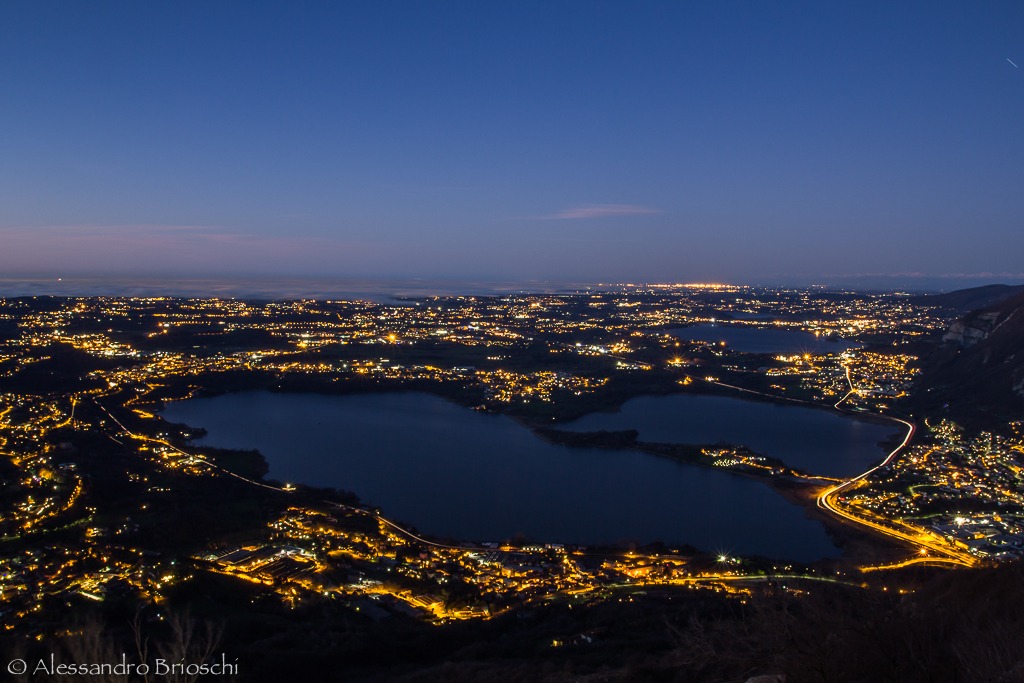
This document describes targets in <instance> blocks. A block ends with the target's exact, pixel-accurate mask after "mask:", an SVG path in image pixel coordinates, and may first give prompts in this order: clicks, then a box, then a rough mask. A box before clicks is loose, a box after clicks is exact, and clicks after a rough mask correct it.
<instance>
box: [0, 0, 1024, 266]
mask: <svg viewBox="0 0 1024 683" xmlns="http://www.w3.org/2000/svg"><path fill="white" fill-rule="evenodd" d="M1009 60H1013V61H1014V62H1016V63H1017V64H1018V65H1020V67H1021V68H1015V67H1014V66H1013V65H1012V64H1011V63H1010V61H1009ZM0 69H2V78H0V272H3V273H5V274H8V275H10V274H17V273H30V272H31V273H39V274H42V275H45V276H50V275H53V276H59V275H71V274H83V273H86V274H99V275H103V274H140V273H141V274H156V275H169V276H193V275H213V276H221V275H230V274H249V275H260V274H268V275H270V274H309V275H317V276H338V277H367V276H376V277H402V278H409V277H427V278H449V279H450V278H473V279H479V278H500V279H534V278H539V279H548V280H574V281H697V280H725V281H733V282H765V281H786V280H793V281H811V280H815V281H823V282H828V281H832V282H837V281H842V280H843V277H842V276H848V275H857V274H897V273H923V274H925V275H928V276H930V277H931V276H941V275H944V274H966V275H974V274H978V273H994V274H996V275H994V276H987V277H986V276H980V277H977V278H973V279H972V278H965V281H967V283H968V284H971V283H973V282H979V281H981V280H986V279H995V280H999V279H1002V280H1010V279H1014V275H1015V279H1018V280H1019V279H1021V278H1022V277H1024V275H1021V272H1022V271H1024V263H1022V262H1021V255H1022V254H1024V3H1021V2H1016V1H1015V2H977V1H976V0H970V1H968V0H965V1H964V2H940V1H936V0H929V1H927V2H919V3H915V2H863V1H858V2H849V3H833V2H820V1H815V2H807V3H783V2H779V3H768V2H727V1H717V0H716V1H715V2H682V1H679V2H667V3H653V2H651V3H633V2H617V3H599V2H593V1H587V2H552V1H550V0H547V1H544V2H537V3H529V2H476V1H473V2H464V3H453V2H446V3H443V2H416V3H413V2H408V3H404V2H378V1H374V2H365V3H356V2H330V3H328V2H325V3H297V2H279V3H265V2H250V1H247V2H205V1H204V2H195V3H187V2H165V3H157V2H127V1H126V2H121V3H105V2H86V1H84V0H82V1H71V0H69V1H67V2H60V3H54V2H45V1H44V2H38V1H35V2H18V3H15V2H8V3H2V4H0Z"/></svg>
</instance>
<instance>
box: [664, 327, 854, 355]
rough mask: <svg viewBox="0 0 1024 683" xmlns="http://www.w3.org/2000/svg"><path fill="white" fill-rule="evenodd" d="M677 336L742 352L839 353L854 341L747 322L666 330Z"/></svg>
mask: <svg viewBox="0 0 1024 683" xmlns="http://www.w3.org/2000/svg"><path fill="white" fill-rule="evenodd" d="M668 332H669V334H672V335H674V336H676V337H679V338H680V339H686V340H688V341H702V342H722V341H724V342H725V348H727V349H731V350H733V351H741V352H743V353H770V354H794V353H842V352H843V351H846V350H847V349H852V348H854V347H855V346H857V345H856V344H854V343H852V342H849V341H846V340H843V339H836V340H834V341H830V340H829V339H828V338H826V337H817V336H815V335H813V334H811V333H810V332H804V331H802V330H776V329H772V328H765V327H751V326H749V325H722V324H718V323H703V324H700V325H691V326H689V327H677V328H674V329H671V330H668Z"/></svg>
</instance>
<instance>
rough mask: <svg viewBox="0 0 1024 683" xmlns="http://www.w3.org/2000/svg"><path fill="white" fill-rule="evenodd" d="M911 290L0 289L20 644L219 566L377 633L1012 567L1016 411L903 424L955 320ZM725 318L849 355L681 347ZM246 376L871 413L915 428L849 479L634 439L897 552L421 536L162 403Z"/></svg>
mask: <svg viewBox="0 0 1024 683" xmlns="http://www.w3.org/2000/svg"><path fill="white" fill-rule="evenodd" d="M918 301H919V300H915V299H912V298H911V297H909V296H907V295H900V294H896V295H858V294H854V293H849V292H844V293H842V294H841V296H840V295H836V294H835V293H831V292H826V291H819V290H770V289H756V288H749V287H737V286H722V285H677V286H675V285H673V286H669V285H665V286H633V285H627V286H617V287H608V288H606V289H603V290H595V291H584V292H566V293H560V294H525V293H524V294H516V295H507V296H496V297H431V298H424V299H409V300H403V301H397V302H395V303H393V304H374V303H368V302H359V301H286V302H258V301H239V300H233V299H173V298H147V299H128V298H67V299H62V298H20V299H6V300H0V322H2V323H4V324H5V325H6V327H5V328H4V329H6V330H8V331H9V332H8V333H7V336H6V339H5V340H4V341H3V342H2V346H0V380H2V385H0V386H2V387H3V388H2V393H0V453H2V455H3V460H2V461H0V467H2V468H3V472H4V476H3V482H4V483H3V488H2V496H0V500H2V504H3V508H2V513H0V535H2V539H0V543H2V545H3V548H4V552H3V553H2V555H0V590H2V609H3V612H4V614H5V618H4V625H5V628H6V629H8V630H9V631H10V630H14V631H16V632H22V633H36V634H40V635H42V634H45V633H46V629H47V624H49V623H52V622H53V615H54V613H55V610H56V611H57V612H59V611H60V610H61V609H62V608H63V607H64V606H68V605H75V604H77V603H79V602H80V601H83V600H84V601H87V602H96V603H102V602H104V601H109V600H126V599H127V600H132V601H136V602H138V603H140V604H150V605H154V606H157V607H158V608H159V606H160V605H165V604H167V603H168V601H169V600H173V596H174V595H175V594H176V591H179V590H181V588H182V586H185V585H187V584H188V583H189V582H190V581H194V580H195V579H196V577H197V576H203V575H206V576H210V575H217V576H221V577H226V579H228V580H230V581H235V582H240V584H244V585H248V586H250V591H251V594H252V596H253V598H252V599H253V600H255V601H268V600H269V601H277V602H279V603H280V604H282V605H285V606H287V607H288V608H291V609H294V608H296V607H297V606H300V605H303V604H309V603H317V602H319V601H331V602H338V601H340V602H342V603H344V604H345V605H347V606H349V607H351V608H353V609H355V610H359V611H361V612H363V613H366V614H369V615H372V616H373V618H383V617H386V616H387V615H389V614H399V613H402V614H407V615H414V616H415V617H416V618H419V619H423V620H426V621H429V622H432V623H444V622H449V621H452V620H466V619H489V618H493V617H494V616H496V615H499V614H503V613H506V612H508V611H510V610H515V609H521V608H523V607H524V606H528V605H531V604H538V603H546V602H551V601H563V602H567V603H570V604H571V603H575V602H588V603H589V602H593V601H601V600H609V599H615V597H616V596H621V595H624V594H625V595H628V594H629V592H630V591H635V590H638V589H643V590H651V589H666V590H668V589H674V590H689V589H694V590H711V591H718V592H721V593H724V594H731V595H735V596H737V597H738V599H744V596H745V595H748V594H749V592H750V589H751V586H753V585H755V584H757V583H759V582H787V581H788V582H790V583H791V584H792V585H794V586H799V585H806V584H812V585H813V583H815V582H838V583H844V584H848V585H850V586H857V587H861V588H863V589H872V588H878V587H880V586H883V585H885V586H888V585H889V584H890V583H891V584H892V585H894V586H896V587H899V588H900V590H904V589H905V588H904V587H903V586H904V584H906V585H907V586H909V584H908V583H906V582H903V581H901V580H900V579H899V576H898V574H892V578H891V579H890V578H889V576H890V574H891V573H892V572H898V570H899V569H901V568H903V567H908V566H909V565H921V566H939V567H949V568H956V567H967V566H970V567H974V566H984V565H994V564H998V563H1000V562H1006V561H1011V560H1014V559H1018V558H1019V557H1020V556H1021V555H1022V554H1024V493H1022V492H1024V486H1022V477H1024V470H1022V467H1024V428H1022V425H1021V423H1020V422H1019V421H1016V422H1013V421H1009V422H1007V423H1006V424H1005V425H1003V428H1002V429H998V430H994V431H992V430H989V431H979V432H968V431H966V430H965V427H964V426H961V425H958V424H956V423H955V422H953V421H951V420H948V419H943V420H937V421H922V422H921V423H919V424H914V423H912V422H909V421H907V419H906V418H905V416H902V415H901V414H900V413H897V412H895V410H896V409H895V408H894V404H897V403H898V402H899V401H900V400H901V399H902V398H904V397H906V396H907V395H908V392H912V390H913V389H912V387H913V386H914V385H913V382H914V380H915V375H916V374H917V373H918V372H919V367H918V366H919V363H918V358H917V356H915V354H914V349H916V348H919V347H918V346H917V345H916V342H917V341H918V340H919V339H920V338H922V337H924V336H927V335H934V334H936V333H938V332H939V331H941V330H943V329H945V328H946V327H947V326H948V325H949V324H950V322H951V315H950V314H949V313H948V312H945V311H943V310H941V309H940V308H938V307H936V306H934V305H925V304H922V303H919V302H918ZM712 322H714V323H715V324H717V325H719V326H728V327H736V328H740V327H742V328H744V329H757V330H763V329H771V330H780V329H781V330H789V331H797V332H802V333H806V334H811V335H814V336H815V338H818V339H821V338H822V337H824V338H825V339H828V340H835V342H836V343H835V344H834V346H835V348H834V350H833V349H828V350H826V351H825V352H821V351H816V352H807V353H799V354H764V353H757V354H754V353H744V352H741V351H736V350H733V349H732V348H730V346H729V345H728V344H726V343H725V342H721V341H690V340H687V338H686V335H685V334H683V332H685V330H686V328H687V326H691V325H695V324H706V323H712ZM840 341H841V342H842V343H840ZM825 346H826V347H829V346H832V344H830V343H829V342H825ZM819 348H820V347H819ZM252 388H273V389H275V390H279V391H319V392H327V393H331V392H340V393H358V392H366V391H382V390H383V391H393V390H409V389H415V390H418V391H426V392H431V393H436V394H439V395H441V396H444V397H446V398H449V399H450V400H452V401H455V402H457V403H459V404H461V405H464V406H466V408H467V409H471V408H475V409H477V410H484V411H489V412H499V413H507V414H510V415H513V416H516V417H517V418H519V419H521V420H522V421H523V422H524V424H525V425H531V424H534V425H537V424H541V421H544V424H554V425H555V426H556V427H557V422H555V423H552V422H551V418H557V419H564V418H566V417H572V416H577V415H581V414H583V413H586V412H589V411H592V410H595V409H598V408H600V407H602V406H606V405H615V404H617V403H621V402H622V401H624V400H626V399H628V398H629V397H631V396H636V395H641V394H644V393H650V392H658V393H671V392H712V393H737V392H739V393H741V394H743V395H746V396H753V397H756V398H758V399H761V400H773V401H784V402H798V403H801V404H805V405H806V404H813V405H816V406H819V407H821V408H822V409H829V410H833V411H846V412H849V413H856V414H859V415H867V416H873V417H874V419H877V420H882V421H888V422H889V423H890V424H895V425H899V426H900V427H901V429H903V430H904V431H903V432H901V437H900V438H902V439H903V440H902V442H900V443H894V444H892V446H891V452H890V454H889V457H888V458H886V459H885V461H884V462H883V463H882V464H880V466H878V467H876V468H874V469H873V470H871V471H870V472H868V473H864V474H863V475H861V476H859V477H855V478H853V479H848V480H847V479H834V478H828V477H821V476H816V475H815V474H813V473H807V472H800V471H798V470H796V469H793V468H792V467H790V466H788V465H787V464H786V463H783V462H778V461H775V460H773V459H770V458H766V457H764V456H762V455H759V454H757V453H755V452H752V451H750V450H749V449H746V448H744V447H742V446H735V447H728V446H709V445H703V446H701V445H690V447H688V448H687V447H685V446H686V445H679V446H678V447H668V446H665V445H655V444H644V443H633V444H630V445H627V447H632V448H638V449H640V450H642V451H647V452H650V453H653V454H659V455H668V456H669V457H676V458H677V459H681V460H684V461H685V462H687V463H691V464H694V465H697V466H708V467H714V468H719V469H725V470H729V471H732V472H734V473H735V475H736V476H745V477H754V478H757V479H758V480H760V481H763V482H764V483H765V484H766V485H772V486H777V485H781V486H785V487H787V488H788V489H789V490H790V491H791V492H792V491H795V492H796V493H795V495H796V496H797V497H798V498H802V499H803V500H804V502H805V504H806V505H807V506H808V507H810V508H815V507H817V509H818V510H820V511H821V512H822V513H824V514H825V515H826V521H827V522H828V523H829V524H833V525H837V526H838V527H840V528H844V529H846V530H847V532H849V533H861V534H863V535H865V536H866V537H867V538H869V539H870V538H873V539H878V540H879V541H880V548H881V550H879V552H878V553H877V554H876V555H875V556H874V557H872V558H870V559H869V558H865V557H859V556H858V555H857V554H856V553H853V554H850V555H848V556H846V557H844V558H843V559H841V560H839V561H837V562H829V563H824V564H818V565H814V566H794V565H791V564H785V563H780V562H778V561H771V560H766V559H763V558H739V557H730V556H716V555H714V554H704V553H700V552H694V551H692V550H685V549H673V548H670V547H663V548H660V549H658V550H657V551H648V550H645V549H642V548H639V549H638V548H631V549H621V548H619V549H616V548H587V547H583V546H577V545H571V544H569V543H550V542H549V543H541V544H533V543H529V542H523V543H517V542H514V541H512V540H510V539H473V540H467V541H465V542H458V543H452V542H444V541H441V540H439V539H431V538H424V537H421V536H420V535H417V534H416V533H414V532H412V531H410V530H409V527H408V526H407V523H408V522H409V521H414V520H392V519H390V518H389V517H388V516H387V515H388V511H387V510H377V509H374V508H368V507H366V506H363V505H362V504H361V503H360V502H359V501H358V499H356V498H354V497H353V496H352V495H351V494H341V493H335V494H333V495H331V494H329V493H325V492H324V491H322V490H319V489H310V488H307V487H306V486H303V485H302V484H301V483H286V482H276V481H273V480H267V479H265V478H264V476H263V475H264V473H265V470H266V467H265V464H264V463H263V462H262V461H261V460H260V459H259V457H258V456H255V455H253V454H244V453H237V452H231V451H221V450H218V449H213V448H205V447H199V446H194V445H193V444H192V443H191V439H192V438H193V437H195V436H197V434H198V433H197V432H196V431H195V430H194V429H192V428H191V427H188V426H183V425H173V424H169V423H167V422H165V421H164V420H163V419H162V418H161V417H160V410H161V407H162V405H163V404H164V403H165V402H168V401H176V400H182V399H186V398H188V397H192V396H196V395H206V394H211V393H220V392H226V391H235V390H241V389H252ZM196 427H197V426H196ZM524 428H526V427H525V426H524ZM915 430H916V434H915V433H914V432H915ZM546 431H547V432H548V434H547V436H548V438H553V439H560V438H561V439H564V438H566V436H565V433H563V432H559V431H558V430H557V428H556V429H554V430H550V429H549V430H546ZM904 432H906V433H905V434H904ZM904 436H905V438H904ZM911 436H913V437H914V438H913V439H911ZM354 494H355V495H356V496H358V494H359V492H358V491H355V492H354ZM186 512H187V514H185V513H186ZM172 520H173V521H172ZM189 520H193V521H192V522H189ZM210 520H214V521H210ZM189 524H196V525H198V526H196V527H194V528H189ZM571 540H572V539H566V541H571ZM702 550H705V551H710V550H712V549H702Z"/></svg>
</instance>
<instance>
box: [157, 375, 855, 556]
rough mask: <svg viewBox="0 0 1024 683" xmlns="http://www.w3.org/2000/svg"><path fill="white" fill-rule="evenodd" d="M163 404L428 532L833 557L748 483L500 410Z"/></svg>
mask: <svg viewBox="0 0 1024 683" xmlns="http://www.w3.org/2000/svg"><path fill="white" fill-rule="evenodd" d="M163 416H164V417H165V418H166V419H168V420H170V421H172V422H181V423H185V424H188V425H192V426H195V427H205V428H206V429H207V431H208V436H207V437H206V438H205V439H203V440H202V441H201V442H197V443H203V444H208V445H212V446H219V447H225V448H243V449H252V448H256V449H259V450H260V451H261V452H262V453H263V454H264V456H265V457H266V458H267V461H268V462H269V465H270V476H271V477H272V478H276V479H279V480H281V481H293V482H303V483H307V484H312V485H316V486H332V487H336V488H342V489H348V490H351V491H354V492H355V493H357V494H358V495H359V496H360V498H362V499H363V500H364V501H366V502H369V503H372V504H375V505H379V506H380V507H381V508H382V511H383V513H384V514H385V515H387V516H389V517H391V518H392V519H396V520H401V521H403V522H405V523H407V524H411V525H414V526H415V527H417V528H418V529H420V530H421V531H424V532H427V533H431V534H436V535H448V536H452V537H455V538H460V539H467V540H476V541H500V540H503V539H506V538H510V537H512V536H513V535H515V534H516V533H523V534H525V535H526V536H527V537H529V538H532V539H536V540H538V541H547V542H563V543H598V542H613V541H637V542H641V543H643V542H650V541H655V540H663V541H666V542H668V543H690V544H692V545H694V546H697V547H698V548H701V549H704V550H707V551H710V552H720V551H726V552H734V553H741V554H760V555H765V556H769V557H775V558H780V559H791V560H796V561H810V560H814V559H818V558H821V557H826V556H836V555H838V551H837V549H836V548H835V546H834V545H833V544H832V543H831V541H830V540H829V538H828V536H827V535H826V534H825V532H824V529H823V527H822V526H821V525H820V524H819V523H818V522H814V521H812V520H810V519H808V518H806V517H805V516H804V513H803V510H802V509H801V508H800V507H798V506H795V505H792V504H790V503H789V502H787V501H786V500H785V499H783V498H782V497H781V496H779V495H778V494H776V493H775V492H774V491H773V490H772V489H770V488H769V487H768V486H765V485H763V484H760V483H758V482H756V481H753V480H750V479H745V478H742V477H737V476H734V475H730V474H727V473H725V472H719V471H715V470H709V469H703V468H699V467H694V466H687V465H682V464H679V463H676V462H673V461H671V460H666V459H661V458H657V457H654V456H651V455H647V454H643V453H638V452H634V451H610V450H599V449H576V448H569V447H566V446H556V445H553V444H549V443H547V442H545V441H543V440H541V439H539V438H537V437H536V436H534V435H533V433H532V432H530V431H529V430H527V429H525V428H523V427H522V426H520V425H518V424H516V423H515V422H514V421H512V420H511V419H509V418H507V417H504V416H496V415H487V414H482V413H479V412H474V411H471V410H468V409H465V408H462V407H459V406H456V405H454V404H451V403H448V402H447V401H444V400H442V399H440V398H437V397H435V396H431V395H427V394H421V393H394V394H374V395H353V396H323V395H316V394H273V393H269V392H248V393H237V394H226V395H223V396H219V397H216V398H206V399H192V400H189V401H182V402H177V403H172V404H170V405H168V406H167V408H166V409H165V410H164V413H163ZM600 417H601V418H603V419H607V418H609V417H611V416H609V415H602V416H600Z"/></svg>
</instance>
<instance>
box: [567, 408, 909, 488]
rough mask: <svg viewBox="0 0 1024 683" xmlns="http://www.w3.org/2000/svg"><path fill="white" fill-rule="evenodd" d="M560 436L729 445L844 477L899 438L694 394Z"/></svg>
mask: <svg viewBox="0 0 1024 683" xmlns="http://www.w3.org/2000/svg"><path fill="white" fill-rule="evenodd" d="M562 428H563V429H569V430H575V431H584V432H588V431H598V430H601V429H606V430H611V431H616V430H622V429H636V430H637V431H639V432H640V440H641V441H654V442H664V443H694V444H713V443H718V442H727V443H733V444H737V445H743V446H748V447H749V448H751V449H752V450H754V451H756V452H758V453H762V454H764V455H770V456H772V457H775V458H779V459H780V460H782V461H783V462H785V463H786V464H787V465H790V466H792V467H796V468H797V469H800V470H803V471H805V472H808V473H810V474H823V475H828V476H851V475H855V474H859V473H861V472H863V471H865V470H867V469H869V468H870V467H872V466H873V465H875V464H877V463H878V462H880V461H881V460H882V459H883V458H884V457H885V455H886V453H885V450H884V449H883V448H882V447H881V446H879V445H878V444H879V442H880V441H883V440H885V439H887V438H888V437H891V436H893V435H894V434H896V433H897V432H898V431H899V429H897V428H893V427H889V426H886V425H882V424H876V423H874V422H866V421H864V420H858V419H855V418H852V417H846V416H843V415H839V414H837V413H832V412H829V411H827V410H818V409H816V408H807V407H802V406H798V405H784V404H775V403H765V402H761V401H748V400H743V399H738V398H731V397H728V396H703V395H699V394H673V395H670V396H641V397H639V398H635V399H632V400H630V401H627V402H626V403H624V404H623V405H622V407H621V409H620V410H619V411H618V412H615V413H593V414H591V415H585V416H584V417H581V418H580V419H578V420H574V421H573V422H569V423H567V424H565V425H562Z"/></svg>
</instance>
